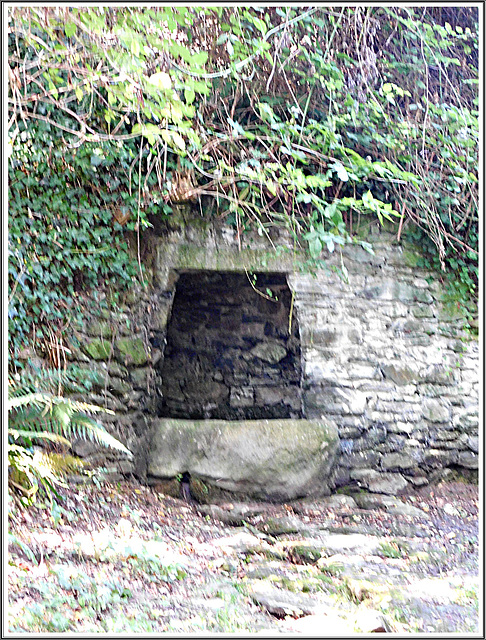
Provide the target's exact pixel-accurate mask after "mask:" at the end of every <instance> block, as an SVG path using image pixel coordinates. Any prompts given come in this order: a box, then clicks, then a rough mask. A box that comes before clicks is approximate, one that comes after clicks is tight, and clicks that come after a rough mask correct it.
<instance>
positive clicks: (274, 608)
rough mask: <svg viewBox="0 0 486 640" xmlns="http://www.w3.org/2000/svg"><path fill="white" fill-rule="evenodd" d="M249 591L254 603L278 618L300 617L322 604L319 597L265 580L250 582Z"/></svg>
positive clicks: (320, 606)
mask: <svg viewBox="0 0 486 640" xmlns="http://www.w3.org/2000/svg"><path fill="white" fill-rule="evenodd" d="M249 593H250V597H251V598H252V600H253V601H254V602H255V603H256V604H258V605H260V606H262V607H264V608H265V609H266V610H267V611H268V612H269V613H270V614H272V615H274V616H276V617H278V618H284V617H285V616H293V617H301V616H305V615H308V614H311V613H319V611H320V610H322V606H323V603H322V602H321V601H320V600H321V599H319V600H317V599H314V598H312V597H310V596H304V595H302V594H297V593H293V592H292V591H289V590H287V589H278V588H277V587H273V586H271V585H269V584H267V582H266V581H265V580H258V581H255V582H254V583H251V584H250V585H249ZM329 601H330V598H329ZM324 606H325V605H324Z"/></svg>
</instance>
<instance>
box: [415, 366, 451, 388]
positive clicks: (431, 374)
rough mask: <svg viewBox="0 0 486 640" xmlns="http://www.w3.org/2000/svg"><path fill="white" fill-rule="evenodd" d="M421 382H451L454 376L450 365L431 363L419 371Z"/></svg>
mask: <svg viewBox="0 0 486 640" xmlns="http://www.w3.org/2000/svg"><path fill="white" fill-rule="evenodd" d="M420 379H421V381H422V382H431V383H433V384H453V383H454V376H453V372H452V370H451V368H450V367H445V366H444V365H442V364H431V365H429V366H428V367H426V368H425V369H423V370H422V371H421V372H420Z"/></svg>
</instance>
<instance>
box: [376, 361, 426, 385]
mask: <svg viewBox="0 0 486 640" xmlns="http://www.w3.org/2000/svg"><path fill="white" fill-rule="evenodd" d="M380 369H381V371H382V372H383V375H384V377H385V379H388V380H391V381H392V382H394V383H395V384H399V385H405V384H410V383H415V382H417V381H418V379H419V373H418V370H417V369H416V368H414V367H412V366H410V365H406V364H399V363H386V364H382V365H380Z"/></svg>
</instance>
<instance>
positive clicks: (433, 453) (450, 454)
mask: <svg viewBox="0 0 486 640" xmlns="http://www.w3.org/2000/svg"><path fill="white" fill-rule="evenodd" d="M456 460H457V451H453V450H444V449H426V450H425V451H424V459H423V463H424V464H426V465H427V466H429V467H431V468H433V469H436V468H439V467H448V466H449V465H451V464H453V463H454V462H455V461H456Z"/></svg>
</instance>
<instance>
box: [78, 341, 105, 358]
mask: <svg viewBox="0 0 486 640" xmlns="http://www.w3.org/2000/svg"><path fill="white" fill-rule="evenodd" d="M82 349H83V351H84V352H85V353H86V354H87V355H89V356H90V357H91V358H93V360H109V358H110V355H111V343H110V342H108V340H103V339H102V338H94V339H93V340H90V341H89V342H86V343H85V344H83V345H82Z"/></svg>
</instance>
